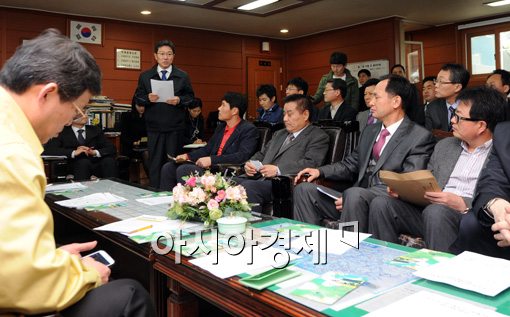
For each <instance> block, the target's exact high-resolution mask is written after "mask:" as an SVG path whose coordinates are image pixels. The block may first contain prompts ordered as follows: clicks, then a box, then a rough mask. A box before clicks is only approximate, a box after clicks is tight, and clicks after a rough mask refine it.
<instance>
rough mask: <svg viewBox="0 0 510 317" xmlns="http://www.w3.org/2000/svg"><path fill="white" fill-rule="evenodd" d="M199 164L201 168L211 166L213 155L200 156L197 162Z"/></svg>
mask: <svg viewBox="0 0 510 317" xmlns="http://www.w3.org/2000/svg"><path fill="white" fill-rule="evenodd" d="M195 164H197V166H199V167H201V168H208V167H209V166H211V164H212V163H211V157H210V156H206V157H201V158H199V159H198V160H197V161H196V163H195Z"/></svg>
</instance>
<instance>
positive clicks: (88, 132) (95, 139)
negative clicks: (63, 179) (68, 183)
mask: <svg viewBox="0 0 510 317" xmlns="http://www.w3.org/2000/svg"><path fill="white" fill-rule="evenodd" d="M73 105H75V104H74V103H73ZM75 107H76V111H77V113H78V114H77V116H76V118H75V119H74V120H73V123H72V124H71V125H70V126H66V127H65V128H64V129H63V130H62V132H61V133H60V134H59V135H58V136H57V137H56V138H53V139H51V140H50V141H49V142H48V143H46V145H45V146H44V149H45V150H44V153H43V154H45V155H65V156H66V157H67V163H68V171H69V173H71V174H72V175H73V179H74V180H78V181H82V180H89V179H90V177H91V176H92V175H94V176H98V177H103V178H108V177H117V174H118V170H117V164H116V162H115V153H116V151H115V146H114V145H113V143H112V142H110V141H109V140H108V139H107V138H106V136H105V135H104V133H103V131H102V130H101V128H100V127H98V126H93V125H88V124H87V121H88V116H87V115H85V114H84V113H83V112H81V109H80V108H79V107H78V106H76V105H75Z"/></svg>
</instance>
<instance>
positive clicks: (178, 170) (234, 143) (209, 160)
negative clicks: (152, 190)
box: [160, 92, 259, 190]
mask: <svg viewBox="0 0 510 317" xmlns="http://www.w3.org/2000/svg"><path fill="white" fill-rule="evenodd" d="M246 108H247V103H246V98H245V97H244V96H243V95H241V94H239V93H235V92H227V93H226V94H225V96H224V97H223V100H222V101H221V105H220V106H219V108H218V111H219V112H218V118H219V120H220V121H222V123H221V124H219V125H218V127H217V128H216V131H215V132H214V134H213V136H212V137H211V139H210V140H209V142H208V143H207V145H206V146H204V147H203V148H200V149H197V150H194V151H192V152H190V153H188V154H181V155H179V156H177V157H176V162H173V161H170V162H167V163H166V164H165V165H163V168H162V169H161V184H160V188H161V189H164V190H172V188H173V187H174V186H175V185H176V184H177V182H180V181H182V177H183V176H187V175H190V174H192V173H195V172H199V173H202V172H203V171H204V169H206V168H209V167H211V165H213V164H224V163H227V164H242V163H244V162H246V160H247V159H248V158H250V156H252V155H253V153H255V151H256V149H257V141H258V138H259V133H258V130H257V128H256V127H255V126H254V125H253V124H252V123H250V122H248V121H245V120H243V119H242V117H243V115H244V113H245V112H246ZM186 160H191V161H193V162H195V164H183V165H180V166H177V165H176V164H178V163H180V162H184V161H186Z"/></svg>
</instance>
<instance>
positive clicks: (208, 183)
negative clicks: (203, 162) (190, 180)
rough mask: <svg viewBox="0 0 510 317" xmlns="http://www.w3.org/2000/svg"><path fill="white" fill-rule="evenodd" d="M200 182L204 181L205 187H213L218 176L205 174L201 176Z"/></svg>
mask: <svg viewBox="0 0 510 317" xmlns="http://www.w3.org/2000/svg"><path fill="white" fill-rule="evenodd" d="M200 183H202V185H204V187H205V188H210V187H213V186H214V184H215V183H216V177H214V175H207V174H206V175H203V176H202V177H200Z"/></svg>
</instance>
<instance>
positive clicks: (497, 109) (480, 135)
mask: <svg viewBox="0 0 510 317" xmlns="http://www.w3.org/2000/svg"><path fill="white" fill-rule="evenodd" d="M456 102H458V107H457V109H456V110H455V112H454V113H453V115H452V119H451V124H452V131H453V135H454V137H449V138H446V139H443V140H441V141H440V142H439V143H438V144H437V145H436V147H435V149H434V153H433V154H432V157H431V159H430V161H429V164H428V167H427V168H428V169H429V170H431V171H432V174H433V175H434V176H435V178H436V179H437V182H438V184H439V186H440V187H441V188H442V189H443V191H441V192H426V193H425V198H426V199H427V200H428V201H429V202H430V205H428V206H426V207H425V208H423V207H420V206H417V205H413V204H411V203H408V202H404V201H402V200H400V199H397V198H398V194H397V193H393V192H391V191H390V195H391V196H393V197H389V196H379V197H376V198H375V199H374V200H372V202H371V204H370V216H369V232H370V233H372V234H373V237H374V238H377V239H382V240H385V241H390V242H398V236H399V234H400V233H408V234H412V235H419V236H422V237H423V238H424V240H425V243H426V246H427V248H429V249H433V250H437V251H444V252H448V251H449V248H450V246H451V244H452V243H453V242H454V241H455V239H456V238H457V234H458V230H459V222H460V220H461V218H462V215H464V214H466V213H467V211H468V210H469V208H471V203H472V200H473V193H474V191H475V187H476V185H477V181H478V176H479V174H480V171H481V170H482V168H483V167H484V166H485V164H486V159H487V157H488V154H489V152H490V150H491V148H492V132H493V131H494V128H495V126H496V124H497V123H498V122H500V121H502V120H503V119H504V109H505V106H506V102H505V100H504V98H503V97H502V96H500V95H499V94H498V93H497V92H495V91H492V90H490V89H487V88H470V89H466V90H463V91H461V92H460V94H459V95H458V96H457V99H456Z"/></svg>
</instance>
